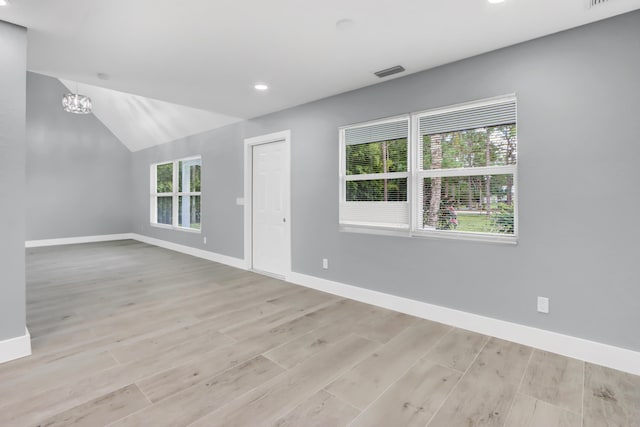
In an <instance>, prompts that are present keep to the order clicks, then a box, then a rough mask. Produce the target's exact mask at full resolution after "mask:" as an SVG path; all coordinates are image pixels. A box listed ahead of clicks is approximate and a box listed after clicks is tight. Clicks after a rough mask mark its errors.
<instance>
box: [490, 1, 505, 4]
mask: <svg viewBox="0 0 640 427" xmlns="http://www.w3.org/2000/svg"><path fill="white" fill-rule="evenodd" d="M488 1H489V3H491V4H497V3H502V2H503V1H504V0H488Z"/></svg>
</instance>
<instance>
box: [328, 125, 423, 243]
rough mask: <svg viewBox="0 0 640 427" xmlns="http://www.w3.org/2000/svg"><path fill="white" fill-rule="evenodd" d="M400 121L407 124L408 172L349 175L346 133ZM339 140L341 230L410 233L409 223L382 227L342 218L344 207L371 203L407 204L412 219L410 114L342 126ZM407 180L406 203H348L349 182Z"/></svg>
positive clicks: (373, 223) (379, 203) (380, 204)
mask: <svg viewBox="0 0 640 427" xmlns="http://www.w3.org/2000/svg"><path fill="white" fill-rule="evenodd" d="M399 121H406V122H407V171H406V172H381V173H369V174H354V175H347V156H346V147H347V143H346V131H347V129H357V128H363V127H367V126H371V125H382V124H386V123H393V122H399ZM339 139H340V153H339V161H340V173H339V181H340V183H339V197H340V199H339V200H340V202H339V207H338V209H339V213H338V216H339V219H338V221H339V223H340V229H341V230H343V231H354V232H359V231H360V232H369V233H377V234H380V233H382V234H389V233H391V234H393V233H398V232H401V233H404V232H407V231H409V229H410V225H409V223H407V225H406V226H400V225H398V226H384V225H380V223H376V222H356V221H342V219H341V218H340V216H341V213H340V212H341V211H342V209H344V208H343V206H346V205H347V204H354V205H355V204H358V203H371V204H374V203H376V204H378V205H379V206H383V205H382V204H383V203H396V204H399V203H406V204H407V209H408V215H409V220H410V219H411V202H410V200H409V199H410V198H411V196H410V194H411V193H410V192H411V188H412V187H411V154H410V152H411V116H410V115H409V114H402V115H398V116H393V117H386V118H383V119H377V120H370V121H367V122H362V123H357V124H354V125H349V126H342V127H340V128H339ZM403 178H406V179H407V201H406V202H348V201H347V200H346V199H347V191H346V187H347V185H346V184H347V182H349V181H370V180H380V179H387V180H389V179H403Z"/></svg>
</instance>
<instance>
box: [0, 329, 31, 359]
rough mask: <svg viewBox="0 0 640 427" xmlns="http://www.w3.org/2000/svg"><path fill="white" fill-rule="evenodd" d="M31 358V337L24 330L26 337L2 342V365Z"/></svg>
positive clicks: (0, 354) (27, 331)
mask: <svg viewBox="0 0 640 427" xmlns="http://www.w3.org/2000/svg"><path fill="white" fill-rule="evenodd" d="M26 356H31V335H30V334H29V330H28V329H27V328H24V335H22V336H19V337H15V338H9V339H6V340H4V341H0V363H4V362H9V361H10V360H15V359H20V358H21V357H26Z"/></svg>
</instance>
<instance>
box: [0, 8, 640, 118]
mask: <svg viewBox="0 0 640 427" xmlns="http://www.w3.org/2000/svg"><path fill="white" fill-rule="evenodd" d="M10 1H11V5H10V6H9V7H5V8H0V20H5V21H9V22H14V23H17V24H19V25H23V26H26V27H27V28H29V36H28V37H29V56H28V68H29V69H30V70H32V71H36V72H40V73H43V74H47V75H51V76H55V77H59V78H63V79H68V80H73V81H80V82H84V83H87V84H92V85H97V86H102V87H105V88H111V89H115V90H118V91H122V92H128V93H132V94H136V95H141V96H145V97H150V98H154V99H161V100H164V101H168V102H172V103H177V104H182V105H188V106H191V107H194V108H199V109H203V110H208V111H211V112H215V113H218V114H222V115H224V116H231V117H240V118H251V117H256V116H259V115H262V114H265V113H269V112H273V111H277V110H280V109H284V108H287V107H291V106H294V105H298V104H302V103H305V102H309V101H312V100H315V99H320V98H323V97H326V96H330V95H333V94H337V93H341V92H344V91H348V90H352V89H356V88H360V87H364V86H367V85H371V84H375V83H378V82H380V81H381V80H380V79H378V78H377V77H375V76H374V75H373V74H372V72H374V71H377V70H380V69H384V68H388V67H390V66H393V65H396V64H401V65H403V66H404V67H405V68H406V69H407V71H406V72H405V73H403V74H400V75H406V74H409V73H414V72H417V71H420V70H424V69H428V68H432V67H435V66H438V65H441V64H445V63H448V62H452V61H455V60H459V59H462V58H466V57H469V56H473V55H477V54H480V53H483V52H487V51H490V50H494V49H497V48H500V47H504V46H508V45H512V44H515V43H518V42H522V41H525V40H529V39H532V38H536V37H540V36H543V35H546V34H550V33H554V32H557V31H560V30H564V29H568V28H572V27H575V26H579V25H582V24H586V23H589V22H593V21H597V20H600V19H603V18H606V17H610V16H613V15H617V14H620V13H623V12H627V11H631V10H634V9H638V8H640V0H609V1H608V2H607V3H604V4H603V5H601V6H597V7H595V8H592V9H587V7H586V5H587V1H588V0H506V1H505V2H504V3H502V4H497V5H494V4H489V3H488V2H487V0H455V1H453V0H322V1H308V0H306V1H305V0H268V1H266V0H188V1H186V0H185V1H176V0H108V1H104V0H103V1H98V0H56V1H53V0H10ZM345 18H348V19H351V20H353V23H354V25H353V26H352V28H350V29H347V30H342V31H341V30H338V29H337V28H336V22H337V21H338V20H341V19H345ZM97 73H107V74H108V75H109V76H110V79H109V80H100V79H99V78H98V77H97V75H96V74H97ZM258 81H261V82H266V83H268V84H269V85H270V87H271V88H270V90H269V91H267V92H266V93H259V92H256V91H255V90H254V89H253V84H254V83H255V82H258ZM96 100H97V99H96Z"/></svg>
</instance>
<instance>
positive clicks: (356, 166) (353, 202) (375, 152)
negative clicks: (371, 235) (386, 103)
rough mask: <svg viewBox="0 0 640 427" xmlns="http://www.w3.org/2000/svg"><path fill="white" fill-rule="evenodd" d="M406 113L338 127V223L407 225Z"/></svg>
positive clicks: (388, 225) (387, 225)
mask: <svg viewBox="0 0 640 427" xmlns="http://www.w3.org/2000/svg"><path fill="white" fill-rule="evenodd" d="M408 140H409V117H402V118H395V119H389V120H384V121H379V122H374V123H368V124H364V125H357V126H352V127H346V128H343V129H341V153H342V159H341V184H340V185H341V195H340V200H341V202H340V223H341V224H342V225H346V226H349V225H360V226H374V227H375V226H382V227H388V228H405V229H408V227H409V202H408V198H407V191H408V178H409V168H408V164H409V157H408V149H409V143H408Z"/></svg>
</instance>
